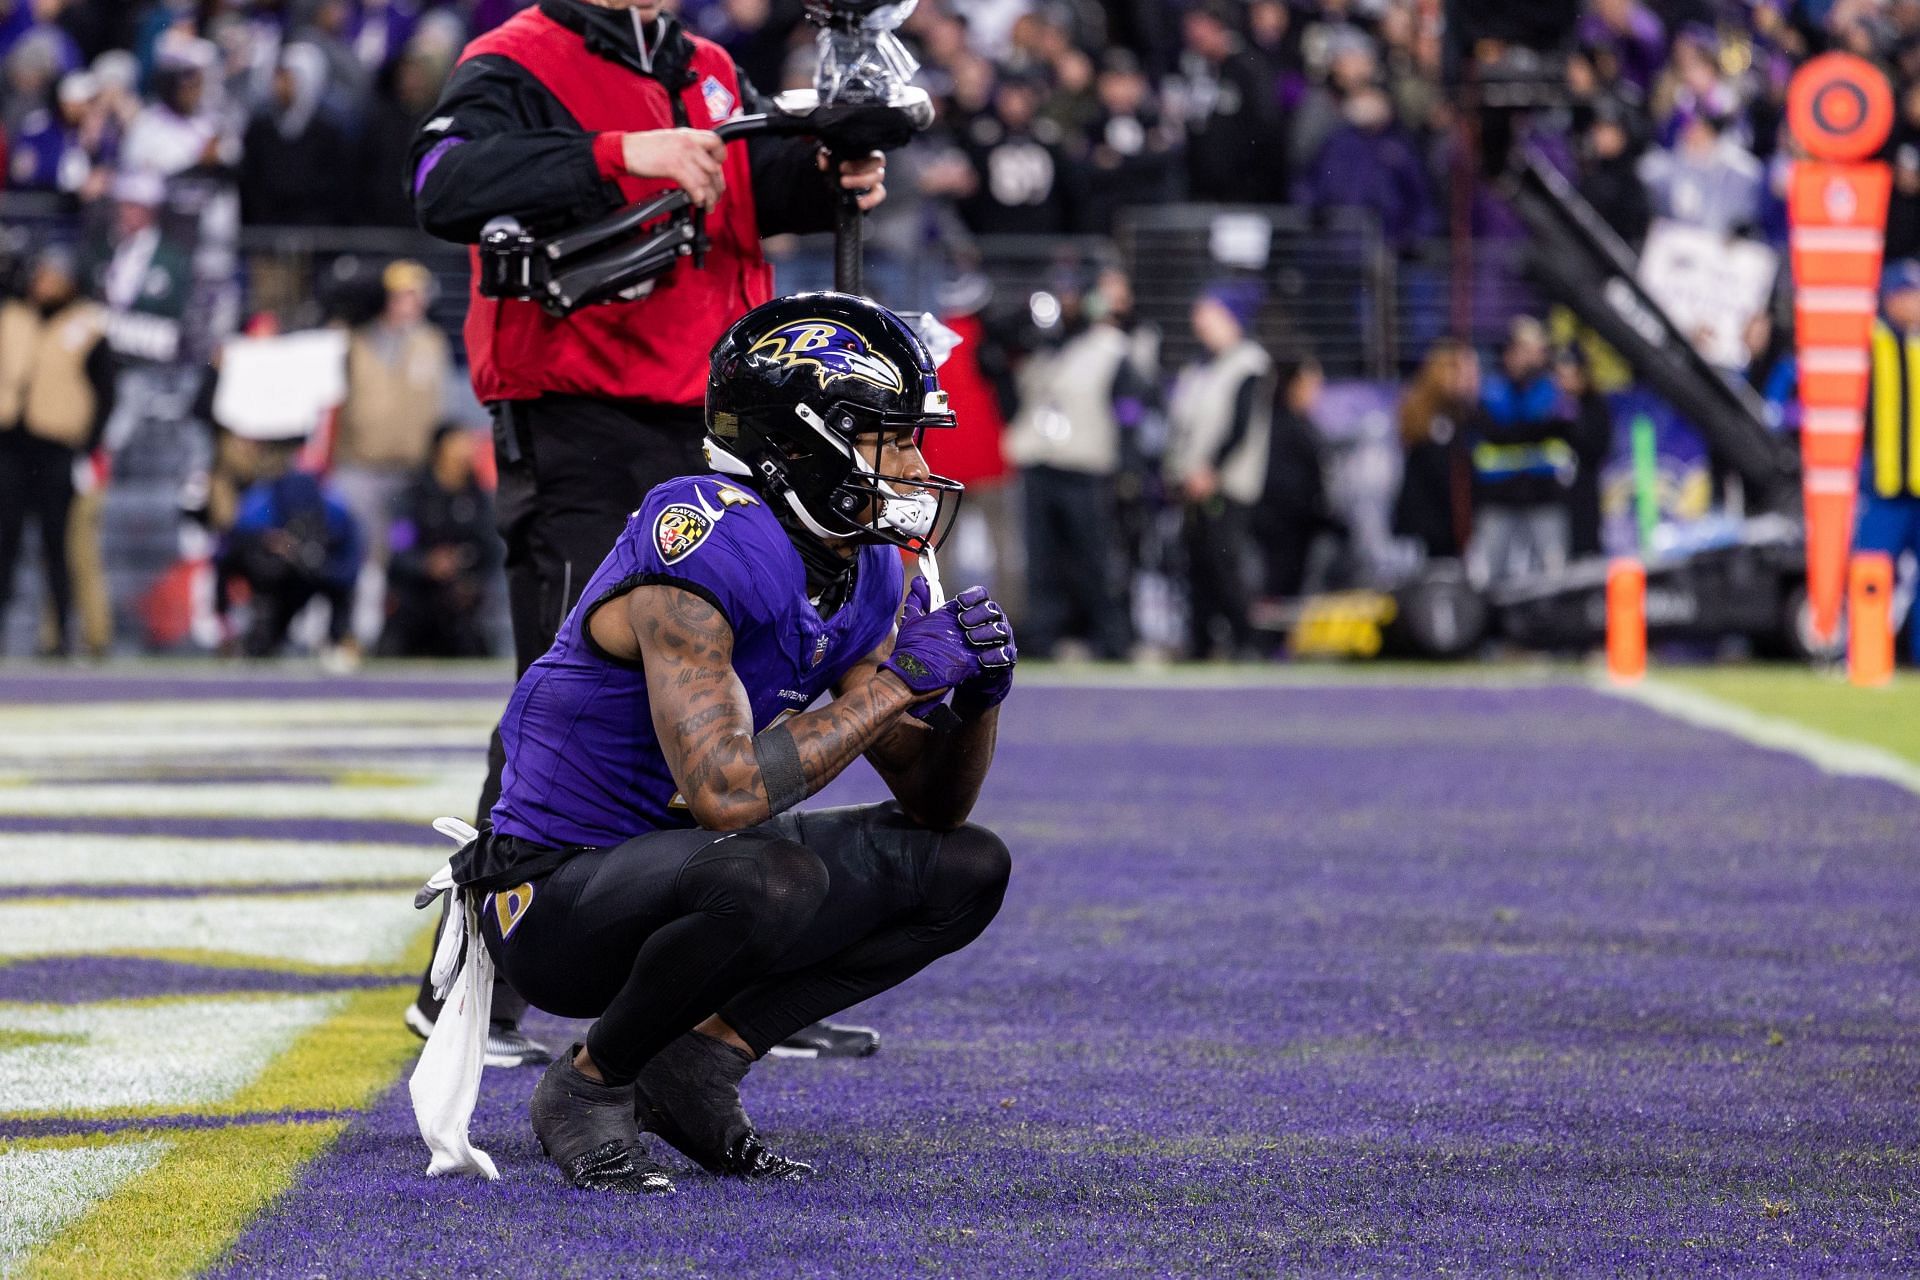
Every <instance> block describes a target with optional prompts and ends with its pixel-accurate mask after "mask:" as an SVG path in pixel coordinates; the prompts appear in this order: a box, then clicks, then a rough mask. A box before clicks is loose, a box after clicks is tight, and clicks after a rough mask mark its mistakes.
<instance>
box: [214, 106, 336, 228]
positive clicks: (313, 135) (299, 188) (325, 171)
mask: <svg viewBox="0 0 1920 1280" xmlns="http://www.w3.org/2000/svg"><path fill="white" fill-rule="evenodd" d="M352 172H353V160H352V151H351V150H350V149H349V148H348V146H347V140H346V137H345V135H343V134H342V133H341V132H340V127H339V126H338V125H336V124H334V123H333V122H332V121H331V120H329V119H327V117H326V115H325V114H324V113H322V112H318V111H316V112H314V113H313V115H312V116H311V118H309V119H308V121H307V125H306V128H305V129H303V130H301V131H300V132H299V133H297V134H295V135H294V136H293V137H291V138H289V137H287V136H285V135H284V134H282V133H281V131H280V126H279V125H278V124H276V123H275V122H274V120H273V118H272V117H271V116H269V115H265V114H262V115H256V116H255V117H254V118H253V120H252V122H251V123H249V124H248V125H247V133H246V139H245V142H244V143H243V152H242V156H241V160H240V216H241V218H242V219H243V220H245V222H246V223H247V224H248V225H249V226H314V225H320V226H332V225H334V224H336V223H340V222H345V221H346V220H347V210H348V207H349V204H350V202H351V201H352V199H353V196H354V187H353V182H352V181H351V179H350V177H349V175H351V174H352Z"/></svg>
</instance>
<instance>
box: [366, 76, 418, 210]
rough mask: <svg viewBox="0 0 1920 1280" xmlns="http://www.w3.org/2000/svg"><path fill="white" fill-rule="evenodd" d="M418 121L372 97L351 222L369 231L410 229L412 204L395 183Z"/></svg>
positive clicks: (390, 101) (392, 104)
mask: <svg viewBox="0 0 1920 1280" xmlns="http://www.w3.org/2000/svg"><path fill="white" fill-rule="evenodd" d="M419 127H420V120H419V118H418V117H417V116H415V115H414V114H413V113H412V112H410V111H408V110H407V109H406V108H405V107H403V106H401V105H400V104H399V103H397V102H395V101H394V100H393V99H392V98H389V97H387V96H386V95H384V94H376V95H375V96H374V99H373V107H372V110H370V111H369V112H368V114H367V123H366V127H365V129H363V130H362V131H361V135H360V159H359V163H358V165H357V173H356V174H355V177H356V178H358V180H359V182H360V192H359V197H358V199H356V200H355V202H354V207H353V221H354V222H355V223H357V224H359V225H362V226H371V227H410V226H412V225H413V201H412V200H411V199H410V198H409V197H408V192H407V189H406V187H405V186H404V185H403V184H402V183H401V181H400V180H399V178H400V175H401V174H403V173H404V172H405V171H406V167H407V156H408V154H409V153H410V152H411V151H412V150H413V139H414V131H415V130H416V129H418V128H419Z"/></svg>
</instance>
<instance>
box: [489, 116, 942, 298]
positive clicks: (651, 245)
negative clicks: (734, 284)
mask: <svg viewBox="0 0 1920 1280" xmlns="http://www.w3.org/2000/svg"><path fill="white" fill-rule="evenodd" d="M863 96H864V95H863ZM932 121H933V104H932V102H931V100H930V99H929V98H928V97H927V94H926V91H925V90H923V89H917V88H913V87H911V86H907V85H894V86H891V87H889V88H887V89H886V93H885V96H884V97H877V96H875V97H871V98H868V99H867V100H862V101H829V102H822V101H821V99H820V95H819V94H818V93H817V92H815V91H813V90H807V89H796V90H791V91H789V92H787V93H783V94H781V95H779V96H778V97H777V98H775V99H774V100H773V106H772V109H771V110H769V111H766V112H762V113H760V114H757V115H748V116H738V117H735V118H734V119H732V120H728V121H726V122H725V123H723V124H721V125H720V126H719V127H717V128H716V129H715V130H714V132H715V133H717V134H719V135H720V137H721V139H722V140H724V141H727V142H735V141H739V140H742V139H746V138H752V137H758V136H776V137H779V136H785V137H812V138H818V139H819V140H820V141H821V142H822V143H823V144H825V146H826V148H827V150H828V153H829V155H830V156H832V157H835V158H841V157H855V156H863V155H866V154H868V153H869V152H872V151H892V150H897V149H898V148H900V147H903V146H905V145H906V144H907V141H908V140H909V139H910V138H912V137H913V135H914V134H915V133H916V132H918V131H919V130H921V129H924V128H926V127H927V126H928V125H929V124H931V123H932ZM847 210H848V201H846V200H843V201H842V204H841V234H840V236H839V246H840V247H839V257H840V258H841V259H843V260H844V259H847V258H848V256H849V253H850V254H851V264H850V265H851V269H852V272H853V274H854V277H855V278H854V281H853V282H852V284H853V289H854V291H856V292H857V291H858V263H859V235H858V222H857V210H855V211H854V216H853V217H852V218H851V219H850V218H849V215H848V211H847ZM849 222H851V228H849ZM849 230H851V233H852V234H848V232H849ZM707 249H708V241H707V237H706V217H705V215H704V214H703V213H702V212H701V211H700V210H699V209H696V208H695V207H694V206H693V202H692V201H691V200H690V199H688V197H687V193H686V192H684V191H681V190H679V189H677V188H675V189H672V190H668V191H663V192H661V193H659V194H658V195H655V196H652V197H650V198H648V199H646V200H643V201H641V202H639V203H638V204H634V205H630V206H628V207H627V208H625V209H622V210H620V211H619V212H617V213H613V214H610V215H608V216H607V217H605V218H602V219H600V220H599V221H597V222H592V223H589V224H587V225H586V226H584V227H577V228H574V229H573V230H570V231H563V232H561V233H559V234H558V235H551V236H544V237H540V236H534V235H532V234H531V233H529V232H527V231H526V230H525V229H524V228H522V227H520V226H519V225H518V224H517V223H514V222H511V221H510V220H509V221H503V222H502V223H499V224H493V225H489V226H488V228H487V229H486V231H485V232H484V233H483V234H482V236H481V240H480V270H479V283H480V293H481V295H482V296H483V297H488V298H514V299H524V300H527V301H532V302H538V303H539V304H540V305H541V306H542V307H544V308H545V309H546V310H547V311H548V312H549V313H550V314H552V315H555V316H566V315H571V314H572V313H573V312H575V311H578V310H579V309H580V308H582V307H587V306H592V305H594V304H595V303H602V302H612V301H616V300H619V299H621V298H622V297H627V298H631V297H637V296H640V295H641V294H642V293H644V292H645V291H646V289H647V288H648V287H650V286H651V284H652V283H653V282H654V281H655V280H657V279H658V278H659V277H660V276H662V275H663V274H665V273H666V272H667V271H669V270H671V269H672V268H673V265H674V263H676V262H678V261H679V260H680V259H682V258H691V259H692V260H693V266H694V267H696V268H698V267H699V266H700V265H701V262H702V260H703V258H704V257H705V256H706V252H707ZM848 266H849V264H848V263H846V262H844V261H843V262H842V263H841V264H840V265H839V267H838V268H837V269H838V271H839V273H840V274H842V275H844V274H845V273H846V271H847V269H848ZM843 287H844V286H843Z"/></svg>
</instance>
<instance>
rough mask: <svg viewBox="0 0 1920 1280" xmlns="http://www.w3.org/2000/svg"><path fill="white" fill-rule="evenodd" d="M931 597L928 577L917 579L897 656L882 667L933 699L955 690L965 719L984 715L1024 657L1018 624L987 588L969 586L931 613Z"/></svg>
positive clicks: (902, 624) (1004, 691) (905, 612)
mask: <svg viewBox="0 0 1920 1280" xmlns="http://www.w3.org/2000/svg"><path fill="white" fill-rule="evenodd" d="M929 599H930V596H929V592H928V587H927V581H926V579H925V578H920V579H916V580H915V582H914V584H913V586H912V588H911V589H910V590H909V591H908V592H907V601H906V607H905V608H904V609H903V610H902V611H901V614H900V632H899V635H898V637H897V638H896V639H895V641H894V645H893V654H892V656H890V657H889V658H888V659H887V660H886V662H884V663H883V664H881V665H882V666H884V667H885V668H886V669H887V670H889V671H891V672H893V673H894V674H895V675H896V676H898V677H900V680H901V682H902V683H904V684H905V685H906V686H907V688H908V689H910V690H912V691H913V692H914V693H915V694H917V695H921V696H923V697H928V698H933V697H937V696H939V695H940V694H942V693H944V692H945V691H946V690H948V689H952V690H953V691H954V709H955V711H957V712H959V713H960V715H961V716H962V718H972V717H973V716H978V715H981V714H984V713H985V712H986V711H988V710H990V709H991V708H993V707H996V706H998V705H999V704H1000V702H1001V701H1002V700H1003V699H1004V698H1005V697H1006V696H1007V693H1008V691H1009V690H1010V689H1012V687H1013V666H1014V663H1015V662H1016V661H1017V660H1018V657H1019V653H1018V651H1017V650H1016V649H1015V647H1014V642H1013V627H1012V625H1011V624H1009V623H1008V621H1007V616H1006V614H1005V613H1004V612H1002V610H1001V608H1000V606H999V605H998V604H996V603H994V601H993V600H992V599H991V598H990V597H989V596H988V595H987V591H986V588H985V587H969V588H968V589H967V590H965V591H963V592H961V593H960V594H959V595H957V596H955V597H954V598H953V599H951V600H949V601H947V603H946V604H944V605H942V606H940V608H938V609H934V610H932V611H929V610H928V608H927V605H928V602H929Z"/></svg>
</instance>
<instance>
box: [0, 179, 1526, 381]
mask: <svg viewBox="0 0 1920 1280" xmlns="http://www.w3.org/2000/svg"><path fill="white" fill-rule="evenodd" d="M77 232H78V224H77V221H76V220H75V218H74V216H73V214H72V212H71V209H70V206H67V205H65V204H64V203H63V202H62V201H60V200H58V199H53V198H47V197H35V196H24V195H19V194H8V195H5V196H0V254H4V253H6V252H8V251H9V250H11V251H13V252H16V253H17V252H19V251H20V250H21V249H22V248H23V247H25V246H30V245H32V244H35V243H40V242H44V241H45V240H48V239H60V238H67V239H71V238H73V237H74V236H75V235H77ZM1525 251H1526V246H1525V245H1524V243H1520V242H1510V241H1481V242H1477V243H1475V244H1473V245H1471V246H1468V247H1467V248H1466V249H1465V250H1464V252H1456V248H1455V246H1453V245H1452V244H1450V243H1449V242H1448V241H1446V240H1444V239H1442V240H1432V241H1425V242H1421V243H1419V244H1417V245H1415V246H1412V247H1411V248H1410V249H1405V250H1402V251H1399V252H1396V251H1395V250H1394V249H1393V248H1392V247H1391V246H1389V245H1388V244H1387V243H1386V242H1385V240H1384V239H1383V237H1382V236H1381V234H1380V232H1379V228H1378V226H1377V225H1376V224H1375V222H1374V221H1373V219H1372V218H1371V216H1370V215H1368V214H1366V213H1364V212H1362V211H1358V210H1353V211H1338V210H1336V211H1334V212H1333V213H1332V214H1331V215H1330V216H1322V217H1316V216H1314V215H1313V214H1311V213H1309V212H1308V211H1307V210H1304V209H1299V208H1293V207H1288V206H1273V207H1260V208H1253V207H1225V206H1209V205H1168V206H1156V207H1143V208H1136V209H1132V210H1128V211H1127V212H1126V213H1124V214H1123V215H1122V217H1121V218H1120V220H1119V226H1118V231H1117V234H1116V235H1115V237H1114V238H1113V239H1111V240H1108V239H1104V238H1101V237H1086V236H1071V237H1070V236H1058V237H1055V236H998V237H994V236H989V237H982V238H977V239H974V240H970V241H967V242H964V243H944V244H937V245H934V246H931V247H930V248H929V250H928V251H927V252H925V253H922V254H917V255H913V256H911V257H889V256H887V255H885V254H883V253H879V252H876V253H874V254H873V255H871V256H872V262H871V265H870V277H871V279H872V282H873V284H874V286H875V288H876V293H877V295H878V296H880V297H881V299H882V300H883V301H887V302H890V303H894V304H895V305H903V306H909V307H922V306H929V305H932V303H933V300H934V298H935V297H936V295H937V293H938V290H939V286H940V284H941V283H942V282H943V281H945V280H947V279H949V278H950V277H951V276H952V275H953V274H954V273H955V272H956V271H958V270H959V269H960V268H959V265H958V264H960V263H968V264H974V265H977V266H978V267H979V269H980V270H981V271H983V272H984V273H985V274H986V276H987V278H988V279H989V281H990V282H991V283H992V284H993V286H994V288H995V290H996V292H997V293H998V295H999V296H1000V297H1002V298H1003V299H1008V298H1019V297H1021V296H1023V295H1025V294H1027V293H1030V292H1032V291H1034V290H1037V289H1043V288H1049V287H1056V286H1057V284H1058V282H1059V281H1060V280H1061V279H1062V277H1063V276H1065V275H1068V274H1079V275H1084V274H1085V273H1086V272H1087V271H1088V270H1089V269H1091V268H1093V267H1095V266H1102V265H1106V264H1109V263H1112V264H1117V265H1119V266H1121V267H1123V268H1125V269H1126V270H1127V272H1128V273H1129V274H1130V275H1131V276H1132V278H1133V281H1134V289H1135V294H1136V298H1137V302H1138V305H1139V310H1140V314H1141V315H1142V317H1143V318H1144V319H1146V320H1148V321H1150V322H1152V323H1154V324H1155V325H1157V326H1158V327H1159V329H1160V330H1161V332H1162V334H1163V335H1164V337H1165V342H1166V345H1165V354H1166V357H1167V360H1168V364H1169V366H1170V367H1177V366H1178V365H1179V364H1181V363H1183V362H1185V361H1186V360H1188V359H1190V358H1192V357H1193V356H1194V355H1195V354H1196V346H1195V344H1194V340H1193V338H1192V335H1191V333H1190V331H1189V329H1188V324H1187V311H1188V308H1189V306H1190V304H1191V303H1192V301H1193V298H1194V297H1195V295H1196V294H1197V293H1198V292H1199V291H1200V290H1201V289H1203V288H1204V287H1205V286H1206V285H1207V284H1208V283H1209V282H1210V281H1213V280H1215V279H1217V278H1219V277H1221V276H1225V275H1233V276H1239V277H1247V278H1254V279H1258V280H1259V281H1260V282H1261V284H1262V285H1263V286H1264V287H1265V291H1266V299H1267V302H1266V305H1265V306H1264V307H1263V308H1262V311H1261V315H1260V320H1259V331H1260V336H1261V338H1262V339H1263V340H1264V341H1266V342H1267V343H1268V344H1269V345H1270V346H1272V347H1273V348H1274V349H1276V350H1279V351H1301V352H1308V351H1310V352H1312V353H1313V354H1315V355H1317V356H1318V357H1319V358H1320V359H1321V361H1322V362H1323V363H1324V364H1325V365H1326V367H1327V370H1328V372H1329V373H1330V374H1331V375H1332V376H1334V377H1336V378H1367V379H1390V378H1394V377H1396V376H1401V375H1404V374H1405V373H1406V372H1408V371H1409V370H1410V369H1412V368H1413V367H1415V366H1416V365H1417V364H1418V363H1419V361H1420V358H1421V356H1422V355H1424V354H1425V351H1426V349H1427V347H1429V346H1430V345H1431V344H1432V343H1433V341H1434V340H1435V339H1436V338H1438V337H1441V336H1442V335H1445V334H1450V333H1458V332H1459V331H1460V330H1461V329H1462V328H1464V329H1465V330H1466V333H1465V334H1464V335H1462V336H1466V337H1468V338H1470V339H1472V340H1473V341H1475V342H1476V343H1479V344H1480V345H1483V346H1491V345H1493V344H1494V343H1496V342H1497V341H1498V338H1499V336H1500V335H1501V333H1502V332H1503V331H1504V330H1505V328H1506V325H1507V323H1508V321H1509V320H1510V319H1511V318H1512V317H1513V316H1514V315H1516V314H1519V313H1521V312H1524V311H1530V310H1537V308H1538V306H1539V299H1538V298H1537V297H1536V296H1535V294H1534V293H1533V291H1532V290H1531V288H1529V287H1528V285H1527V284H1526V282H1525V274H1524V254H1525ZM401 257H405V258H412V259H415V260H417V261H419V262H421V263H423V264H425V266H426V267H427V269H428V270H429V271H430V272H431V273H432V274H433V276H434V278H435V280H436V281H437V282H438V284H439V286H440V287H439V292H438V294H437V296H436V298H435V301H434V303H433V309H432V314H433V317H434V319H435V321H436V322H437V323H439V324H440V325H441V326H442V327H443V328H445V329H446V330H447V332H448V333H449V334H450V335H451V336H452V337H453V339H454V342H455V346H456V350H458V349H459V344H460V326H461V322H462V320H463V319H464V317H465V314H466V291H467V253H466V251H465V250H464V249H463V248H462V247H460V246H458V245H451V244H447V243H446V242H444V241H441V240H436V239H434V238H432V237H431V236H428V235H425V234H424V233H422V232H419V231H415V230H411V229H404V228H377V227H247V228H244V229H243V230H242V231H241V233H240V241H239V255H238V263H239V271H240V276H241V280H240V284H241V295H242V308H243V311H244V312H245V313H246V314H254V313H258V312H263V311H264V312H270V313H272V314H274V315H275V316H276V317H277V318H278V319H279V320H280V322H281V324H282V326H283V327H286V328H299V327H304V326H308V325H313V324H318V323H321V322H322V321H323V320H324V319H325V318H326V316H327V315H328V314H329V313H330V311H332V312H337V311H338V310H340V309H341V307H342V303H343V302H344V301H345V300H347V299H351V298H352V297H353V296H355V295H356V293H359V294H362V295H364V293H365V292H366V291H368V290H370V289H371V287H372V285H373V284H374V282H375V281H377V279H378V277H379V273H380V270H381V269H382V268H383V267H384V266H385V265H386V263H387V262H389V261H391V260H393V259H395V258H401ZM829 262H830V254H829V251H828V249H827V247H826V245H825V243H824V242H823V241H822V240H820V239H818V238H813V239H808V240H802V241H801V242H799V246H798V248H797V249H790V250H789V251H788V252H787V253H786V254H785V255H784V256H782V257H779V258H777V259H776V262H775V266H776V271H777V273H778V275H779V278H780V280H781V286H782V288H783V289H790V288H800V287H807V288H818V287H823V286H824V285H826V284H827V283H828V282H829V281H830V279H831V275H830V265H829Z"/></svg>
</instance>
